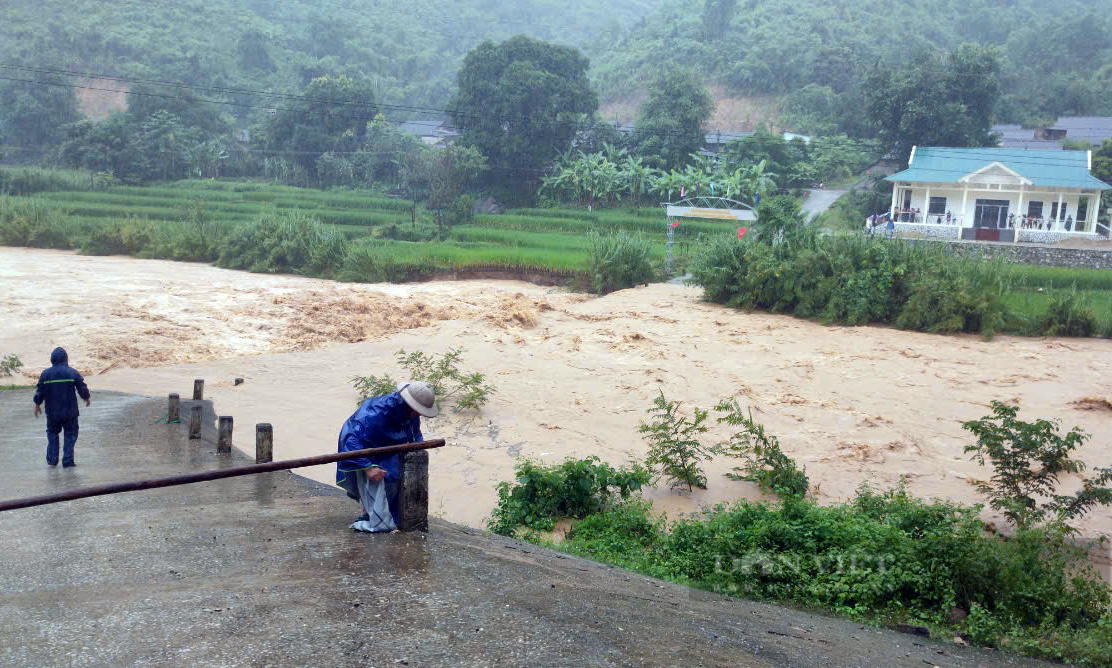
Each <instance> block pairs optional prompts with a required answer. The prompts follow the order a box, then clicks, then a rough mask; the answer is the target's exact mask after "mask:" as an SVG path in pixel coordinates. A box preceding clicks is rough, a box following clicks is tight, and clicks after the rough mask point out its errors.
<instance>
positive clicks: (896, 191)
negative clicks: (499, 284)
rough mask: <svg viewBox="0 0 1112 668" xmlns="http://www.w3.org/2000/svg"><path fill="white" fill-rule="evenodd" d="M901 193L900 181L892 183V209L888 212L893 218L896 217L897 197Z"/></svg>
mask: <svg viewBox="0 0 1112 668" xmlns="http://www.w3.org/2000/svg"><path fill="white" fill-rule="evenodd" d="M899 195H900V186H899V184H898V183H894V184H892V209H891V210H890V211H889V212H888V215H889V217H890V218H891V219H892V220H895V219H896V198H897V197H899Z"/></svg>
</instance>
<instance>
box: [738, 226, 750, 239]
mask: <svg viewBox="0 0 1112 668" xmlns="http://www.w3.org/2000/svg"><path fill="white" fill-rule="evenodd" d="M748 231H749V228H748V227H739V228H737V240H738V241H741V240H742V239H744V238H745V233H746V232H748Z"/></svg>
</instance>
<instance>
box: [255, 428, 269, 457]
mask: <svg viewBox="0 0 1112 668" xmlns="http://www.w3.org/2000/svg"><path fill="white" fill-rule="evenodd" d="M272 461H274V427H273V426H271V425H269V424H267V423H265V422H263V423H260V424H257V425H255V463H256V464H266V463H267V462H272Z"/></svg>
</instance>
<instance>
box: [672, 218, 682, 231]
mask: <svg viewBox="0 0 1112 668" xmlns="http://www.w3.org/2000/svg"><path fill="white" fill-rule="evenodd" d="M679 226H680V221H678V220H677V221H676V222H674V223H672V229H673V230H674V229H676V228H677V227H679Z"/></svg>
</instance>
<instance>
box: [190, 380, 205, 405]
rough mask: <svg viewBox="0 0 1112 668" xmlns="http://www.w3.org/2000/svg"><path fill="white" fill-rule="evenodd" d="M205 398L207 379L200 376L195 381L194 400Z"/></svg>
mask: <svg viewBox="0 0 1112 668" xmlns="http://www.w3.org/2000/svg"><path fill="white" fill-rule="evenodd" d="M204 398H205V379H204V378H198V379H196V380H194V381H193V401H201V400H202V399H204Z"/></svg>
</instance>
